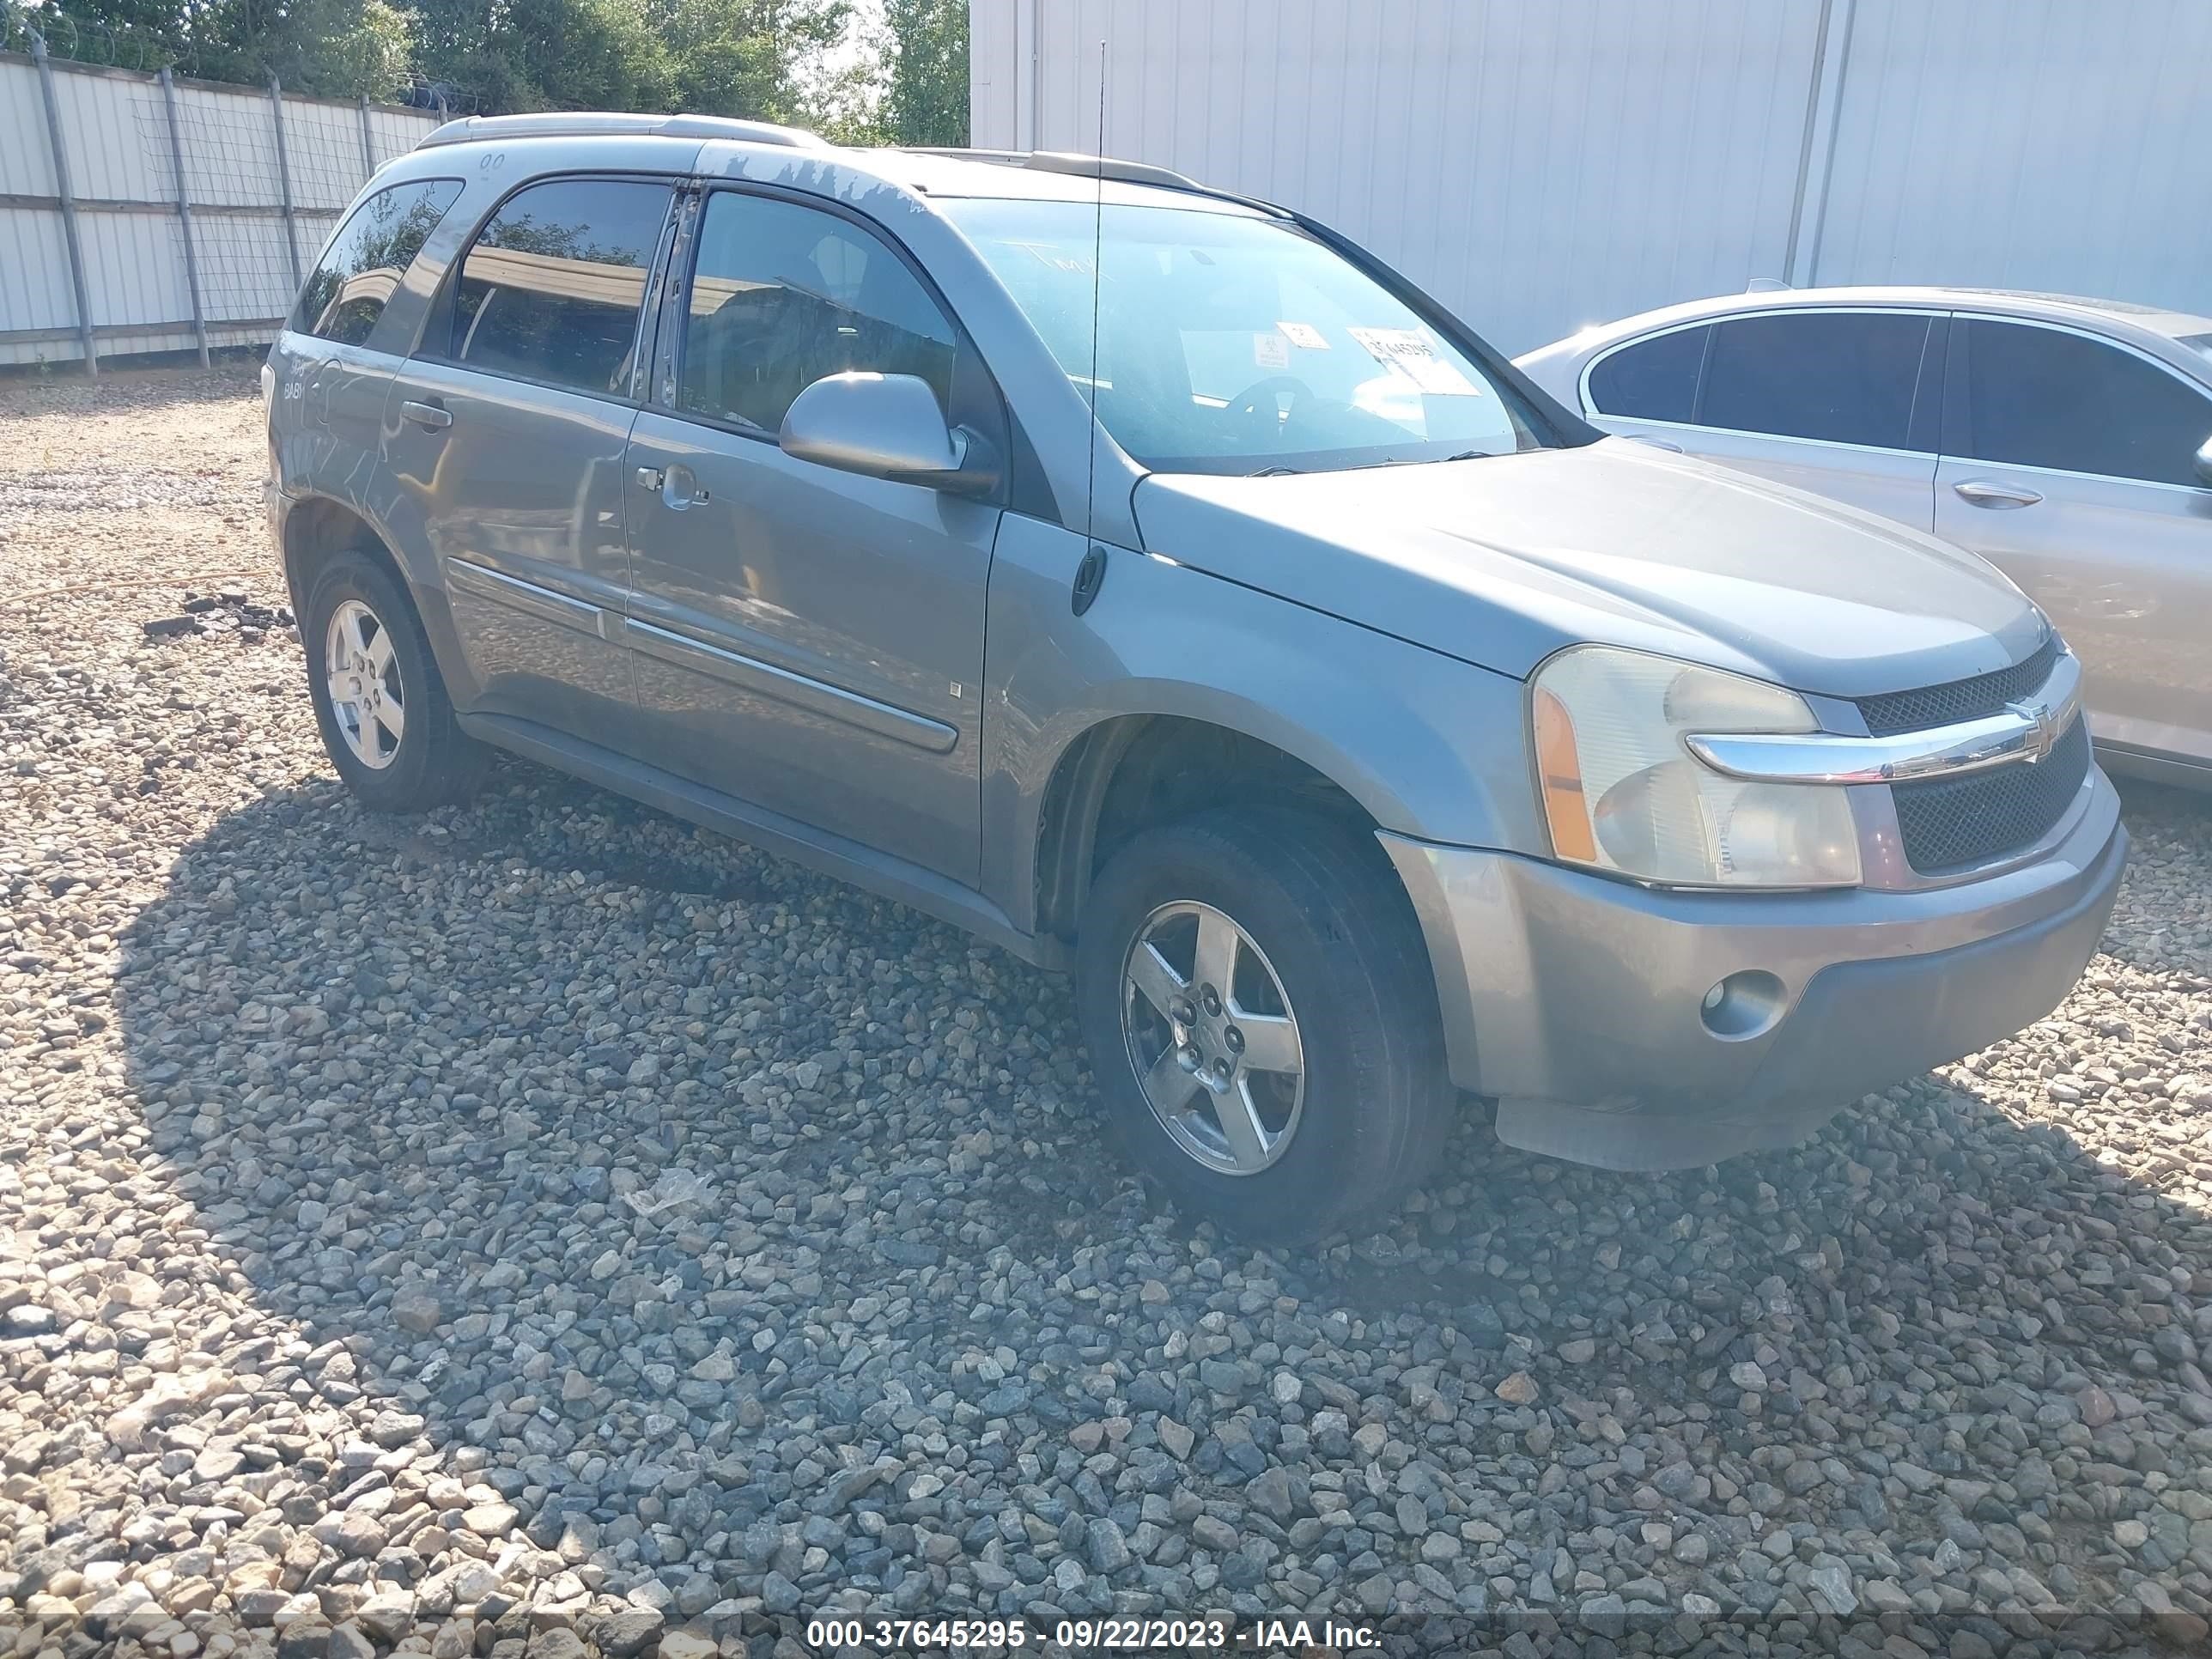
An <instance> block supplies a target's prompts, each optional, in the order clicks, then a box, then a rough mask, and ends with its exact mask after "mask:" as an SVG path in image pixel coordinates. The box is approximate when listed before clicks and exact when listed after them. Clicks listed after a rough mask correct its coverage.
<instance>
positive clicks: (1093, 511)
mask: <svg viewBox="0 0 2212 1659" xmlns="http://www.w3.org/2000/svg"><path fill="white" fill-rule="evenodd" d="M1093 159H1094V161H1096V162H1097V179H1095V180H1094V184H1095V186H1096V189H1097V202H1096V207H1095V210H1094V213H1093V216H1092V218H1091V380H1090V386H1089V391H1090V393H1091V397H1090V399H1089V401H1090V405H1091V432H1090V435H1089V441H1090V460H1091V468H1090V471H1089V473H1088V475H1087V477H1085V483H1084V489H1083V533H1084V534H1085V536H1086V537H1088V536H1091V534H1092V533H1093V532H1094V530H1095V528H1096V526H1097V520H1098V290H1099V288H1100V286H1101V285H1102V283H1103V282H1104V280H1105V277H1104V272H1103V269H1102V267H1103V265H1104V264H1105V262H1106V41H1105V39H1104V37H1103V36H1101V37H1100V39H1099V41H1098V137H1097V149H1095V150H1094V151H1093Z"/></svg>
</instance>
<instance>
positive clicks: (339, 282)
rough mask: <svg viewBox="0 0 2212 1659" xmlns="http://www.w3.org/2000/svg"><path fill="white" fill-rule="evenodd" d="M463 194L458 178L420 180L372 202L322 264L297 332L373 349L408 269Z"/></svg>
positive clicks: (304, 297)
mask: <svg viewBox="0 0 2212 1659" xmlns="http://www.w3.org/2000/svg"><path fill="white" fill-rule="evenodd" d="M460 193H461V181H460V180H459V179H413V180H410V182H408V183H406V184H404V185H387V186H386V187H385V188H384V189H382V190H380V191H377V192H376V193H375V194H374V195H373V196H370V197H368V198H367V199H365V200H364V201H363V202H362V204H361V205H360V206H358V207H356V209H354V210H353V211H352V213H350V214H349V215H348V216H347V218H346V221H345V222H344V223H343V224H342V225H340V226H339V227H338V230H337V235H335V236H333V237H331V241H330V246H328V247H326V248H325V249H324V250H323V257H322V258H320V259H319V260H317V261H316V263H315V269H314V272H313V275H311V276H309V277H308V278H307V286H306V287H304V288H303V289H301V291H300V303H299V304H298V305H297V306H295V307H293V311H292V322H291V325H292V327H293V329H294V330H295V331H296V332H298V333H301V334H312V335H313V336H314V337H316V338H317V339H319V340H333V341H336V342H337V343H338V344H340V345H366V344H368V337H369V336H370V335H371V334H372V333H374V331H375V329H376V325H377V320H378V319H380V317H382V316H383V315H384V307H385V304H386V301H389V300H390V299H391V298H392V295H394V294H395V293H397V292H398V289H399V284H400V283H401V281H402V280H403V279H404V277H405V276H406V275H407V267H408V266H410V264H414V263H415V256H416V254H418V253H420V252H422V244H423V243H425V242H427V241H428V240H430V233H431V232H432V231H434V230H435V229H436V228H438V222H439V221H440V220H441V219H442V218H444V217H445V216H446V210H447V208H449V207H451V206H453V198H454V197H457V196H459V194H460Z"/></svg>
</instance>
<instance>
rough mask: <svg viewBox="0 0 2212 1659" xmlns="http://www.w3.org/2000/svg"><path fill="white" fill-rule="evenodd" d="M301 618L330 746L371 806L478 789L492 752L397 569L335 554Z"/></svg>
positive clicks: (408, 804) (432, 802)
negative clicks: (462, 711) (466, 722)
mask: <svg viewBox="0 0 2212 1659" xmlns="http://www.w3.org/2000/svg"><path fill="white" fill-rule="evenodd" d="M300 622H301V628H300V637H301V644H302V645H303V646H304V647H306V650H307V690H308V693H309V695H310V696H312V697H313V700H314V705H315V724H316V726H318V728H319V730H320V731H321V732H322V738H323V748H324V750H325V752H326V753H327V754H328V755H329V756H330V757H331V765H333V766H335V767H336V768H337V774H338V776H339V777H340V778H341V779H342V780H343V781H344V783H345V786H346V787H347V788H349V789H350V790H351V791H352V792H353V793H354V795H355V796H356V799H359V800H360V802H361V804H362V805H364V806H366V807H368V808H369V809H370V810H371V811H378V812H422V811H428V810H429V809H430V808H432V807H434V806H445V805H452V804H453V803H455V802H458V801H463V800H466V799H468V798H469V797H470V796H471V795H473V794H474V793H476V792H477V787H479V786H480V785H481V784H482V783H483V777H484V773H485V770H486V769H487V768H488V767H489V764H490V759H491V751H490V750H489V749H487V748H486V747H485V746H484V745H483V744H480V743H478V742H477V741H476V739H475V738H471V737H470V736H469V735H468V734H467V733H466V732H463V731H462V730H461V727H460V722H459V720H458V719H457V718H456V717H455V715H454V713H453V701H452V699H451V698H449V697H448V696H447V695H446V686H445V682H444V681H443V680H442V679H441V678H440V677H439V674H438V664H437V659H435V657H433V656H432V655H431V653H430V641H429V638H428V635H425V634H424V633H423V631H422V618H421V617H417V616H416V614H415V606H414V603H413V601H412V600H410V599H409V598H408V596H407V593H406V591H405V590H404V588H403V587H402V586H400V584H399V582H398V579H397V578H395V577H394V576H393V575H392V573H391V571H390V570H389V569H387V568H386V567H385V566H384V565H383V564H382V563H381V562H379V561H378V560H376V559H375V558H373V557H372V556H369V555H368V554H367V553H365V552H362V550H359V549H357V548H348V549H347V550H344V551H343V552H341V553H338V554H336V555H334V556H332V557H331V559H330V560H329V561H327V562H325V564H324V565H323V567H322V568H321V569H320V570H319V571H318V572H317V573H316V574H315V579H314V582H313V586H311V587H310V588H309V590H308V592H307V605H306V609H305V611H304V613H303V614H302V616H301V618H300Z"/></svg>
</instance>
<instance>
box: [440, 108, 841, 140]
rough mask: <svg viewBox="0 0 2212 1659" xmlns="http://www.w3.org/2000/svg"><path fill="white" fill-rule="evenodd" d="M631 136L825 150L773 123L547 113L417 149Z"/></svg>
mask: <svg viewBox="0 0 2212 1659" xmlns="http://www.w3.org/2000/svg"><path fill="white" fill-rule="evenodd" d="M617 133H636V134H643V135H646V136H648V137H661V138H734V139H738V140H741V141H743V142H744V143H753V144H783V145H787V146H788V147H790V148H791V149H828V148H829V145H828V143H826V142H825V141H824V140H823V139H821V138H819V137H816V136H815V135H814V134H813V133H811V132H809V131H806V130H805V128H804V127H781V126H778V125H775V123H774V122H772V121H740V120H737V119H734V118H732V117H729V116H726V115H623V114H616V113H612V112H599V111H590V110H585V111H573V112H572V111H562V110H549V111H546V112H543V113H540V114H535V115H468V116H464V117H462V118H460V119H459V120H458V121H448V122H447V123H446V125H443V126H441V127H440V128H438V129H437V130H436V131H433V132H432V133H431V134H430V135H429V136H428V137H426V138H424V139H423V140H422V143H420V144H418V145H416V149H428V148H429V147H430V146H432V145H433V144H465V143H470V142H471V140H475V139H479V138H585V137H595V136H599V135H611V134H617Z"/></svg>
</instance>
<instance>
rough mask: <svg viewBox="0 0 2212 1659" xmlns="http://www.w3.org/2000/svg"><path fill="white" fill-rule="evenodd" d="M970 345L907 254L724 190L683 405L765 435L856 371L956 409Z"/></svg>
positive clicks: (713, 218) (699, 283)
mask: <svg viewBox="0 0 2212 1659" xmlns="http://www.w3.org/2000/svg"><path fill="white" fill-rule="evenodd" d="M957 339H958V337H957V335H956V334H955V333H954V331H953V328H952V324H951V321H950V320H949V319H947V318H946V317H945V313H944V312H943V311H941V310H940V309H939V307H938V304H937V301H935V300H933V298H931V297H930V295H929V292H928V290H927V289H925V288H923V287H922V285H921V281H920V280H919V279H918V278H917V277H916V276H915V274H914V273H913V272H912V271H911V270H908V269H907V267H906V265H905V264H903V263H902V261H901V260H900V258H898V256H897V255H896V254H895V253H894V252H891V250H890V248H889V247H887V246H884V244H883V243H882V242H880V241H878V240H877V239H876V238H875V237H874V236H872V235H871V234H869V233H868V232H866V230H863V229H862V228H860V227H859V226H858V225H855V224H854V223H852V222H850V221H849V220H847V219H842V218H840V217H838V216H836V215H835V214H829V213H823V212H821V211H819V210H816V209H813V208H809V207H802V206H799V204H796V203H793V202H785V201H779V200H775V199H773V198H771V197H763V196H746V195H742V194H738V193H735V192H732V191H719V192H717V193H716V194H715V195H714V196H712V197H708V202H707V211H706V216H705V218H704V220H703V221H702V223H701V225H700V228H699V254H698V258H697V259H696V262H695V264H694V267H693V276H692V279H691V293H690V305H689V307H688V309H687V311H686V313H685V321H684V375H683V382H682V387H681V391H680V392H679V398H678V401H679V404H680V406H681V407H683V408H684V409H686V410H691V411H693V412H695V413H697V414H701V415H707V416H713V417H714V418H715V419H718V420H727V421H734V422H738V424H739V425H741V426H747V427H751V428H757V429H758V430H759V431H762V432H775V431H776V430H778V429H779V428H781V426H782V424H783V412H784V410H787V409H788V408H789V407H790V406H791V401H792V399H793V398H796V397H797V396H798V395H799V393H800V392H804V391H805V389H806V388H807V387H808V386H811V385H813V384H814V382H815V381H817V380H821V379H822V378H823V376H824V375H829V374H842V373H844V372H845V371H847V370H848V369H867V370H872V371H874V372H875V373H877V374H913V375H917V376H919V377H920V378H921V379H922V380H926V381H927V382H928V383H929V387H930V389H931V390H932V391H933V392H936V393H937V401H938V404H939V406H940V407H945V408H949V407H950V404H951V393H952V367H953V362H954V359H955V358H956V357H957V355H958V346H957Z"/></svg>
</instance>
